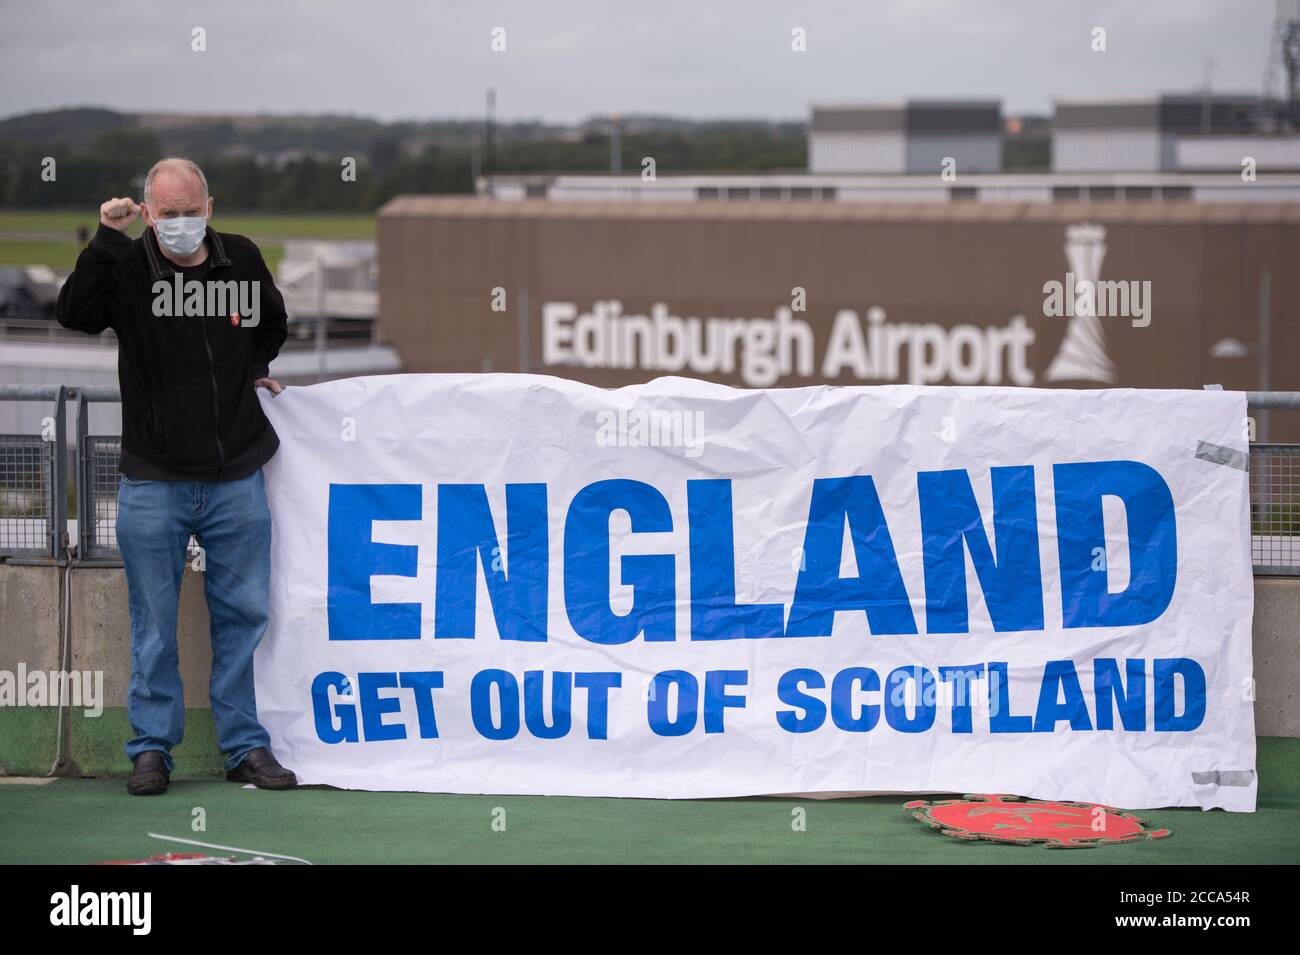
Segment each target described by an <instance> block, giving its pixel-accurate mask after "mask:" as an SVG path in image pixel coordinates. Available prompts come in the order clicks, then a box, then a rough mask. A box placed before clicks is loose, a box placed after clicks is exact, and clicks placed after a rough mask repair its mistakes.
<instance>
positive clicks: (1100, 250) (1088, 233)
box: [1044, 223, 1115, 385]
mask: <svg viewBox="0 0 1300 955" xmlns="http://www.w3.org/2000/svg"><path fill="white" fill-rule="evenodd" d="M1105 257H1106V227H1105V226H1103V225H1095V224H1092V223H1080V224H1078V225H1071V226H1066V229H1065V261H1066V263H1067V264H1068V265H1069V268H1070V273H1071V274H1072V275H1073V276H1074V281H1075V284H1076V285H1082V284H1083V283H1085V282H1086V283H1091V285H1092V286H1093V287H1095V286H1096V283H1097V280H1098V279H1100V278H1101V262H1102V259H1104V258H1105ZM1071 294H1073V290H1071ZM1080 304H1081V306H1082V307H1077V306H1076V307H1075V309H1074V315H1073V317H1071V319H1070V324H1069V326H1067V327H1066V329H1065V338H1064V339H1062V341H1061V347H1060V349H1059V350H1058V351H1057V353H1056V357H1055V358H1053V359H1052V363H1051V364H1050V365H1049V366H1048V367H1047V373H1046V374H1045V375H1044V377H1045V378H1046V379H1047V380H1048V381H1096V382H1100V383H1102V384H1106V385H1109V384H1111V383H1113V382H1114V381H1115V364H1114V362H1112V361H1111V360H1110V356H1109V355H1107V354H1106V336H1105V333H1104V332H1103V330H1102V327H1101V319H1100V318H1098V317H1097V303H1096V299H1095V298H1084V299H1081V300H1080Z"/></svg>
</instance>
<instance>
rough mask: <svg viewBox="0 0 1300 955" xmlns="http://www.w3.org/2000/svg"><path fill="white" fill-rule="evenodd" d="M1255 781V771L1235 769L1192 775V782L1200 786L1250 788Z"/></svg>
mask: <svg viewBox="0 0 1300 955" xmlns="http://www.w3.org/2000/svg"><path fill="white" fill-rule="evenodd" d="M1254 781H1255V771H1254V770H1253V769H1235V770H1228V771H1226V772H1224V771H1220V770H1217V769H1212V770H1210V771H1209V772H1207V773H1192V782H1194V783H1196V785H1198V786H1249V785H1250V784H1251V783H1253V782H1254Z"/></svg>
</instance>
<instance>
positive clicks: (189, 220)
mask: <svg viewBox="0 0 1300 955" xmlns="http://www.w3.org/2000/svg"><path fill="white" fill-rule="evenodd" d="M153 231H154V235H156V236H157V237H158V244H159V245H161V246H162V247H163V248H164V249H166V250H167V251H168V252H170V253H171V254H172V255H174V256H176V257H177V258H182V259H183V258H187V257H188V256H191V255H193V254H194V253H195V252H196V251H198V248H199V246H200V245H202V244H203V237H204V235H206V234H207V231H208V220H207V219H206V218H205V217H203V216H179V217H177V218H175V219H155V220H154V221H153Z"/></svg>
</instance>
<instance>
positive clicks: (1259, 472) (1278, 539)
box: [1250, 444, 1300, 576]
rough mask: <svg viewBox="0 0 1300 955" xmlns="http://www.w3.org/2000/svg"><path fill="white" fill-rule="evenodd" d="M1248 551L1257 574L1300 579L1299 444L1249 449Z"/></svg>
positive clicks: (1261, 445) (1259, 445)
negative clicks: (1299, 576)
mask: <svg viewBox="0 0 1300 955" xmlns="http://www.w3.org/2000/svg"><path fill="white" fill-rule="evenodd" d="M1250 547H1251V557H1252V560H1253V563H1254V565H1255V572H1256V573H1257V574H1278V575H1288V576H1292V575H1300V444H1257V445H1254V446H1252V447H1251V449H1250Z"/></svg>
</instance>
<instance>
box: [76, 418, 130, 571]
mask: <svg viewBox="0 0 1300 955" xmlns="http://www.w3.org/2000/svg"><path fill="white" fill-rule="evenodd" d="M121 457H122V439H121V438H120V437H117V436H111V435H110V436H105V435H88V436H86V437H84V438H82V439H81V461H80V467H81V469H82V471H81V488H82V491H81V493H83V494H84V495H86V500H85V501H84V502H79V503H80V505H81V506H79V507H78V509H77V510H78V515H79V517H78V519H79V521H80V528H79V531H80V533H79V536H80V545H81V554H82V556H83V557H86V558H114V557H117V556H118V550H117V489H118V485H119V483H121V474H120V473H119V471H118V462H119V460H120V459H121Z"/></svg>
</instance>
